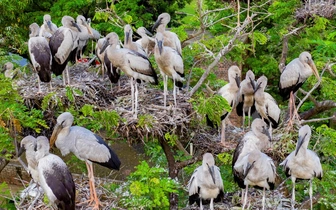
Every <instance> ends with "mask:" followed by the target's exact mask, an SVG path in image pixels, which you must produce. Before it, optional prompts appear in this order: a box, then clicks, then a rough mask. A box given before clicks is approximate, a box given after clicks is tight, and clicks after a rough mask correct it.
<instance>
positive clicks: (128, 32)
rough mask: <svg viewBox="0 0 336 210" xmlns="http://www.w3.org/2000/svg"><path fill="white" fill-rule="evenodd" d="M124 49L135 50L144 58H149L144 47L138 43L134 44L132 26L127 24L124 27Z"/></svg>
mask: <svg viewBox="0 0 336 210" xmlns="http://www.w3.org/2000/svg"><path fill="white" fill-rule="evenodd" d="M124 34H125V37H124V48H127V49H130V50H133V51H135V52H138V53H140V54H141V55H143V56H146V57H147V53H146V52H145V51H144V49H142V46H141V45H139V44H138V43H136V42H133V38H132V37H133V29H132V27H131V25H129V24H127V25H125V26H124Z"/></svg>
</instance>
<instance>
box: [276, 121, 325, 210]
mask: <svg viewBox="0 0 336 210" xmlns="http://www.w3.org/2000/svg"><path fill="white" fill-rule="evenodd" d="M310 137H311V129H310V127H309V126H308V125H304V126H302V127H301V128H300V130H299V140H298V142H297V144H296V148H295V151H293V152H291V153H290V154H289V155H288V156H287V158H286V159H285V160H284V161H283V162H282V163H280V165H282V166H283V167H284V169H285V172H286V175H287V176H290V177H291V179H292V183H293V189H292V208H293V209H294V203H295V181H296V179H309V197H310V209H313V201H312V194H313V188H312V180H313V178H314V177H317V178H318V179H322V176H323V171H322V166H321V162H320V158H319V157H318V156H317V154H316V153H315V152H314V151H312V150H310V149H308V144H309V140H310Z"/></svg>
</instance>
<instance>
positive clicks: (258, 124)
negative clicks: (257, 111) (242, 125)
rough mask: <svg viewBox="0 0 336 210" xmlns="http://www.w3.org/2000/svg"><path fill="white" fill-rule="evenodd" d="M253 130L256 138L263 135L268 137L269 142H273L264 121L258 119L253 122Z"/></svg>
mask: <svg viewBox="0 0 336 210" xmlns="http://www.w3.org/2000/svg"><path fill="white" fill-rule="evenodd" d="M251 129H252V132H253V133H254V134H255V135H256V136H260V135H263V136H266V137H267V138H268V140H269V141H271V140H272V136H271V134H270V133H269V131H268V126H267V125H266V123H265V122H264V121H263V120H262V119H260V118H256V119H255V120H253V122H252V125H251Z"/></svg>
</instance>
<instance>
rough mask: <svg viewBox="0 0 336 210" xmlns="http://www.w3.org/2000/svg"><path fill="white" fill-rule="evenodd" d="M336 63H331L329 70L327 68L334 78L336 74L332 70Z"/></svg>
mask: <svg viewBox="0 0 336 210" xmlns="http://www.w3.org/2000/svg"><path fill="white" fill-rule="evenodd" d="M335 64H336V63H331V64H329V66H328V68H327V70H328V72H329V74H330V75H331V76H332V77H336V74H335V73H334V72H333V71H332V69H331V67H332V66H333V65H335Z"/></svg>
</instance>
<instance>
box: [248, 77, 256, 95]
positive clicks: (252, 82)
mask: <svg viewBox="0 0 336 210" xmlns="http://www.w3.org/2000/svg"><path fill="white" fill-rule="evenodd" d="M249 79H250V83H251V85H252V88H253V90H254V92H255V91H256V85H255V82H254V81H253V79H252V78H251V77H249Z"/></svg>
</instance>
